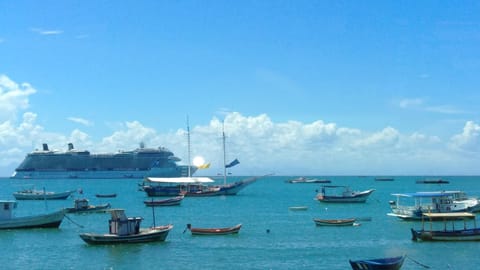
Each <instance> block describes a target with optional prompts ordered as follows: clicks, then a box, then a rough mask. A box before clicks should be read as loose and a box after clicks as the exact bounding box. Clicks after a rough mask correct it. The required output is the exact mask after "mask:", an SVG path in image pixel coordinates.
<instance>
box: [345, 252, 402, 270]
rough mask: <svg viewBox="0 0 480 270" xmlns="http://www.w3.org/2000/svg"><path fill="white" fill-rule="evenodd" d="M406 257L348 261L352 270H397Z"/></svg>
mask: <svg viewBox="0 0 480 270" xmlns="http://www.w3.org/2000/svg"><path fill="white" fill-rule="evenodd" d="M406 257H407V256H406V255H403V256H398V257H389V258H380V259H369V260H356V261H352V260H350V266H352V269H353V270H398V269H400V268H401V267H402V265H403V261H405V258H406Z"/></svg>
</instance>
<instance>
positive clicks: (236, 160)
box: [225, 159, 240, 168]
mask: <svg viewBox="0 0 480 270" xmlns="http://www.w3.org/2000/svg"><path fill="white" fill-rule="evenodd" d="M237 164H240V161H238V159H235V160H234V161H232V162H230V163H228V164H227V165H225V168H230V167H233V166H235V165H237Z"/></svg>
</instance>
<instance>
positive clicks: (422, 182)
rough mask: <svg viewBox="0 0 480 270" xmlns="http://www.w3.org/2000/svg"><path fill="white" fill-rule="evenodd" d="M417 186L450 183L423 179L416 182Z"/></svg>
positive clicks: (441, 180)
mask: <svg viewBox="0 0 480 270" xmlns="http://www.w3.org/2000/svg"><path fill="white" fill-rule="evenodd" d="M416 183H417V184H448V183H450V181H448V180H443V179H425V180H417V181H416Z"/></svg>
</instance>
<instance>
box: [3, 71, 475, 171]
mask: <svg viewBox="0 0 480 270" xmlns="http://www.w3.org/2000/svg"><path fill="white" fill-rule="evenodd" d="M35 92H36V91H35V89H33V88H32V87H31V86H30V85H29V84H26V83H25V84H22V85H19V84H17V83H15V82H14V81H12V80H10V79H9V78H8V77H6V76H5V75H1V76H0V99H1V101H2V103H1V104H2V107H1V109H0V112H1V113H2V115H3V118H4V119H5V120H1V121H0V175H9V174H10V173H12V172H13V170H14V168H15V166H18V164H19V163H20V162H21V161H22V159H23V158H24V156H25V154H26V153H28V152H30V151H32V150H33V149H34V148H39V147H40V146H41V144H42V143H48V144H49V145H50V149H57V150H65V149H66V148H67V143H69V142H72V143H74V145H75V147H76V148H78V149H87V150H90V151H91V152H114V151H117V150H132V149H134V148H137V147H138V145H139V143H141V142H144V143H145V144H146V146H147V147H155V148H156V147H159V146H163V147H167V148H169V149H170V150H172V151H173V152H174V154H175V155H177V156H178V157H180V158H182V159H183V163H188V160H187V156H188V147H187V137H186V128H180V129H178V130H176V131H172V132H167V133H158V132H157V131H156V130H155V129H153V128H151V127H147V126H144V125H143V124H142V123H141V122H140V121H132V122H124V123H119V124H117V125H115V126H112V127H115V129H114V131H113V132H112V134H110V135H108V136H105V137H104V138H92V137H91V136H90V135H89V134H88V133H85V132H84V131H81V130H80V129H74V130H72V131H71V132H70V134H60V133H53V132H49V131H48V130H45V129H44V127H42V126H41V125H39V124H38V123H37V118H38V116H37V114H35V113H33V112H23V115H22V117H21V120H20V121H16V117H15V115H16V114H18V113H19V112H20V111H21V110H26V109H28V104H29V100H28V99H29V96H30V95H32V94H34V93H35ZM420 103H421V102H419V101H416V102H413V103H412V102H411V101H410V102H406V103H405V104H406V106H407V107H408V106H410V105H408V104H420ZM3 104H5V106H3ZM222 118H223V122H224V125H225V134H226V150H227V151H226V154H227V162H228V161H230V160H233V159H234V158H238V159H239V160H240V162H241V165H240V166H236V167H233V168H232V169H231V170H232V172H233V173H234V174H237V175H238V174H244V175H246V174H264V173H270V172H274V173H276V174H280V175H281V174H289V175H292V174H301V175H305V174H317V175H326V174H428V173H435V174H442V173H448V174H452V173H460V174H464V173H469V174H474V173H476V174H478V173H480V170H479V169H478V164H476V163H477V161H478V157H479V156H480V140H479V135H480V126H479V125H478V124H476V123H475V122H473V121H469V122H467V123H466V124H465V126H464V127H463V130H462V131H459V132H458V133H459V134H457V135H455V136H453V137H452V138H450V140H449V141H448V140H446V141H443V140H442V139H441V138H439V137H437V136H435V135H427V134H421V133H418V132H414V133H412V134H403V133H402V132H401V131H400V130H397V129H395V128H394V127H385V128H383V129H381V130H378V131H376V132H366V131H363V130H360V129H355V128H350V127H345V126H340V125H339V124H338V123H332V122H325V121H323V120H316V121H313V122H310V123H303V122H300V121H285V122H274V121H272V119H270V117H269V116H268V115H267V114H260V115H256V116H244V115H242V114H241V113H239V112H225V113H223V115H222ZM70 120H72V121H74V122H78V123H81V124H88V123H90V121H88V120H85V119H82V118H77V117H71V118H70ZM190 137H191V157H194V156H197V155H198V156H203V157H204V158H205V159H206V161H207V162H209V163H211V167H210V169H208V170H204V171H201V173H203V174H213V175H214V174H217V173H218V172H221V171H222V166H223V150H222V120H220V119H218V118H216V117H213V118H212V120H210V121H209V122H208V123H206V124H204V125H202V124H196V125H192V127H191V136H190Z"/></svg>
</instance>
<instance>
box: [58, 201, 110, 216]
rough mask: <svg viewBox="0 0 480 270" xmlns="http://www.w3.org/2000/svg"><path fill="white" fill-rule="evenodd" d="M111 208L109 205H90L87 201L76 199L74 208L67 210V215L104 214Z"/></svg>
mask: <svg viewBox="0 0 480 270" xmlns="http://www.w3.org/2000/svg"><path fill="white" fill-rule="evenodd" d="M108 208H110V204H109V203H105V204H101V205H90V204H89V201H88V200H87V199H75V201H74V205H73V207H67V208H65V212H67V213H93V212H102V211H103V212H104V211H105V210H106V209H108Z"/></svg>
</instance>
